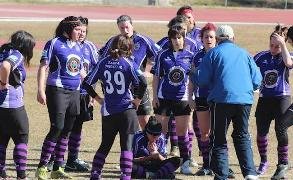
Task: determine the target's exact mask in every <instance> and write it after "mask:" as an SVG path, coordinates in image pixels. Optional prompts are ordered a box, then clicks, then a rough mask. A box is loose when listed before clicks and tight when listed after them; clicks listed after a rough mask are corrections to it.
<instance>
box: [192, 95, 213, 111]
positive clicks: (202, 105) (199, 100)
mask: <svg viewBox="0 0 293 180" xmlns="http://www.w3.org/2000/svg"><path fill="white" fill-rule="evenodd" d="M195 105H196V111H209V110H210V105H209V103H208V100H207V98H205V97H196V98H195Z"/></svg>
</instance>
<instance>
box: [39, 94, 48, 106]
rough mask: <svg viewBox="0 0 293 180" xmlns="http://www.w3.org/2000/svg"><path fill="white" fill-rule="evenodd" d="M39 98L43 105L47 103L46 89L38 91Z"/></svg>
mask: <svg viewBox="0 0 293 180" xmlns="http://www.w3.org/2000/svg"><path fill="white" fill-rule="evenodd" d="M37 100H38V102H39V103H40V104H42V105H46V104H47V97H46V94H45V91H38V94H37Z"/></svg>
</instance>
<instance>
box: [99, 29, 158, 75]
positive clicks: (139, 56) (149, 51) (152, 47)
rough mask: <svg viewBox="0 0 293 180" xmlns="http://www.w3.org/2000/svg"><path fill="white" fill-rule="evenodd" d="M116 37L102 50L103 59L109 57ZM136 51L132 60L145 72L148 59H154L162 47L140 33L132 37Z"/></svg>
mask: <svg viewBox="0 0 293 180" xmlns="http://www.w3.org/2000/svg"><path fill="white" fill-rule="evenodd" d="M113 39H114V37H112V38H111V39H110V40H109V41H108V42H107V43H106V44H105V46H104V47H103V48H101V49H100V51H99V54H100V57H101V58H104V57H106V56H107V55H109V51H110V48H111V44H112V41H113ZM132 39H133V43H134V49H133V52H132V56H131V58H132V59H133V60H134V61H135V63H136V64H137V65H138V66H139V68H141V70H143V71H144V69H145V66H146V59H147V58H149V59H152V60H153V59H154V58H155V57H156V55H157V53H158V51H159V50H160V46H158V45H157V44H156V43H155V42H154V41H153V40H152V39H150V38H149V37H146V36H144V35H141V34H139V33H134V34H133V36H132Z"/></svg>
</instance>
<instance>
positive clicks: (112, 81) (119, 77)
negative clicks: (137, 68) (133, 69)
mask: <svg viewBox="0 0 293 180" xmlns="http://www.w3.org/2000/svg"><path fill="white" fill-rule="evenodd" d="M104 76H105V78H106V83H107V84H106V88H105V89H106V92H107V94H112V93H114V91H116V93H117V94H124V93H125V78H124V74H123V73H122V72H121V71H115V72H114V74H111V72H110V71H108V70H106V71H104Z"/></svg>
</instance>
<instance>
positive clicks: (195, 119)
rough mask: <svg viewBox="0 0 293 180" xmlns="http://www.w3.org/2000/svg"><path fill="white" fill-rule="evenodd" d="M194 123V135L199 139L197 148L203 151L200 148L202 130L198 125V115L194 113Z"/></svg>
mask: <svg viewBox="0 0 293 180" xmlns="http://www.w3.org/2000/svg"><path fill="white" fill-rule="evenodd" d="M192 121H193V131H194V134H195V137H196V139H197V147H198V150H199V151H201V149H200V147H201V145H200V143H201V140H200V138H201V133H200V129H199V125H198V119H197V116H196V113H195V112H194V113H193V116H192Z"/></svg>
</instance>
